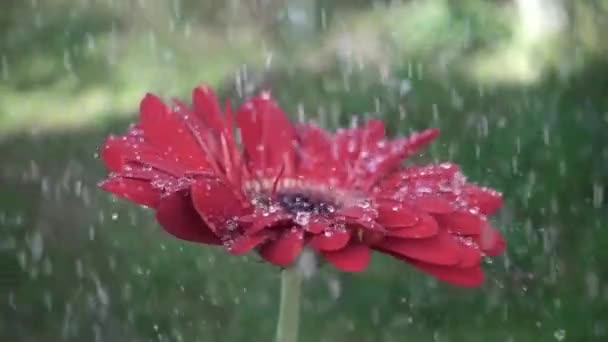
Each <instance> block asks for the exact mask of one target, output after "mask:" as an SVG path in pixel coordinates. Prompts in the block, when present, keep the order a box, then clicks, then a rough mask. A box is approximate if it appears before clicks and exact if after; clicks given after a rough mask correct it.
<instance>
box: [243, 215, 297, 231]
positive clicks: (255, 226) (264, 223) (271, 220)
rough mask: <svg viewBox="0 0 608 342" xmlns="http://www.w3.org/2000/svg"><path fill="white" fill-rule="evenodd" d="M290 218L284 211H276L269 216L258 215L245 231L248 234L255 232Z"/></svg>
mask: <svg viewBox="0 0 608 342" xmlns="http://www.w3.org/2000/svg"><path fill="white" fill-rule="evenodd" d="M288 218H289V216H287V215H285V214H283V213H274V214H270V215H268V216H263V215H257V216H255V217H254V218H253V222H252V223H251V225H250V226H249V227H247V228H246V229H245V232H246V233H247V234H255V233H257V232H259V231H261V230H263V229H264V228H267V227H269V226H273V225H275V224H277V223H279V222H280V221H283V220H287V219H288Z"/></svg>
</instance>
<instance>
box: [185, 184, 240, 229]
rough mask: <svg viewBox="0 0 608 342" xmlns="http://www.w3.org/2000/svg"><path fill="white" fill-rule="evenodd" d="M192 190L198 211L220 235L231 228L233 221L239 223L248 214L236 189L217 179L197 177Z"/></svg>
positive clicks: (193, 200)
mask: <svg viewBox="0 0 608 342" xmlns="http://www.w3.org/2000/svg"><path fill="white" fill-rule="evenodd" d="M191 191H192V202H193V203H194V207H195V208H196V211H197V212H198V214H199V215H200V216H201V217H202V218H203V220H205V222H206V223H207V225H208V226H209V228H211V230H212V231H213V232H215V234H217V235H218V236H220V237H221V236H223V235H224V234H225V233H227V232H228V231H229V230H231V228H232V227H229V225H230V223H231V222H233V223H237V221H238V219H239V217H240V216H242V215H245V214H247V212H246V210H245V207H244V205H243V203H241V201H239V200H238V198H237V197H236V196H235V194H234V192H233V191H234V190H233V189H232V188H230V187H229V186H227V185H226V184H224V183H222V182H220V181H219V180H217V179H213V178H202V179H197V180H196V181H195V182H194V183H193V184H192V188H191Z"/></svg>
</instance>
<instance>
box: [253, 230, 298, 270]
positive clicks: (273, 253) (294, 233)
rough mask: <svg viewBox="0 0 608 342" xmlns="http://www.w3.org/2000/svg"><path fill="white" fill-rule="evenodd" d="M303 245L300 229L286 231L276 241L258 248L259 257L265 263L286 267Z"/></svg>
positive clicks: (294, 258)
mask: <svg viewBox="0 0 608 342" xmlns="http://www.w3.org/2000/svg"><path fill="white" fill-rule="evenodd" d="M303 244H304V232H303V231H302V230H301V229H296V228H291V229H287V230H286V231H285V232H283V234H282V235H281V236H279V237H278V238H277V239H276V240H272V241H269V242H267V243H266V244H265V245H263V246H262V247H261V248H260V251H259V253H260V255H261V256H262V257H263V258H264V259H266V260H267V261H269V262H271V263H273V264H275V265H279V266H287V265H289V264H291V263H292V262H294V260H296V258H297V257H298V255H300V251H302V246H303Z"/></svg>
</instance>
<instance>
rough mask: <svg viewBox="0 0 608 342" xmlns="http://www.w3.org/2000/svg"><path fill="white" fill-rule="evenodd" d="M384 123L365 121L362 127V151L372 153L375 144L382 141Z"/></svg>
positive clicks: (375, 120) (376, 120) (373, 120)
mask: <svg viewBox="0 0 608 342" xmlns="http://www.w3.org/2000/svg"><path fill="white" fill-rule="evenodd" d="M384 137H385V129H384V122H382V120H378V119H372V120H367V121H366V122H365V125H364V127H363V146H362V149H363V150H364V151H372V150H374V149H375V148H376V147H377V144H378V143H379V142H380V141H381V140H382V139H384Z"/></svg>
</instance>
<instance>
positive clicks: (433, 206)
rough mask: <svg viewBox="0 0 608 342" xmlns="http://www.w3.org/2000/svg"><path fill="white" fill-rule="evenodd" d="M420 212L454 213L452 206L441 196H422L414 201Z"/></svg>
mask: <svg viewBox="0 0 608 342" xmlns="http://www.w3.org/2000/svg"><path fill="white" fill-rule="evenodd" d="M412 202H413V203H414V205H415V206H416V207H418V208H419V209H420V210H423V211H426V212H427V213H431V214H448V213H451V212H453V211H454V207H453V206H452V204H451V203H450V202H449V201H448V200H446V199H445V198H442V197H439V196H432V195H430V196H422V197H416V198H414V199H413V200H412Z"/></svg>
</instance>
